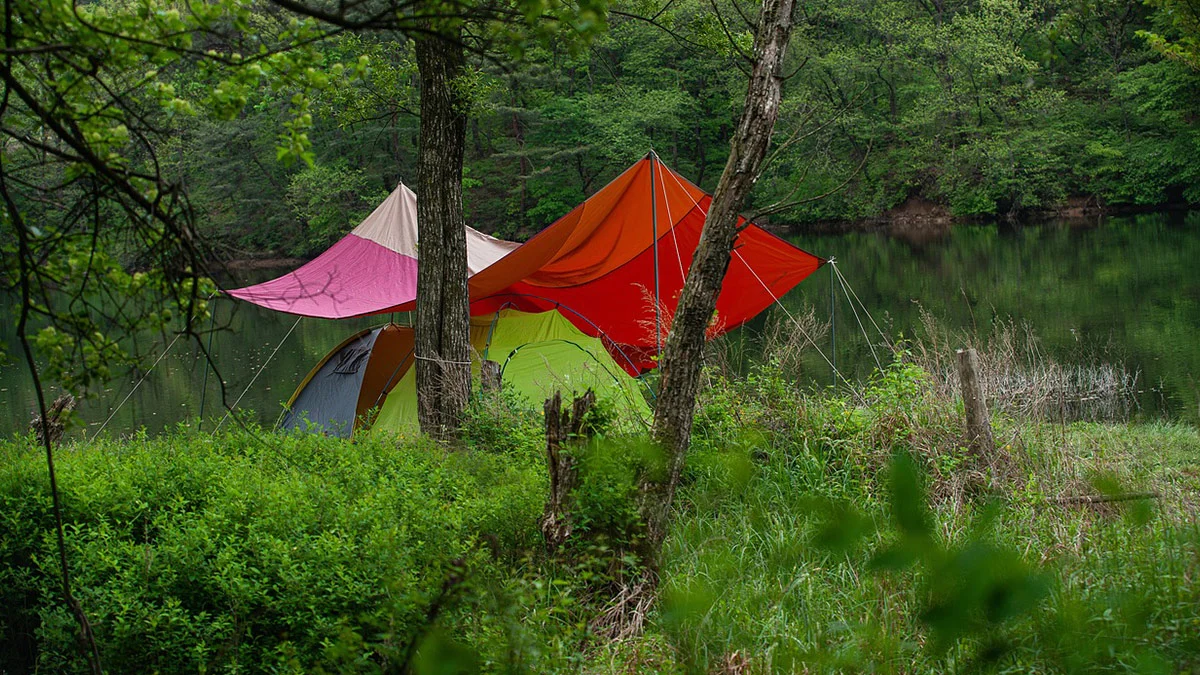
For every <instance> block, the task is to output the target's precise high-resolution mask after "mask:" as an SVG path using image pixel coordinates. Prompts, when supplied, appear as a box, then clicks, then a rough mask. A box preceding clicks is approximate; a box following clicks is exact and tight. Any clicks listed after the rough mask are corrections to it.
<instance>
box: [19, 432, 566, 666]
mask: <svg viewBox="0 0 1200 675" xmlns="http://www.w3.org/2000/svg"><path fill="white" fill-rule="evenodd" d="M23 446H24V442H23V441H22V442H21V443H7V444H5V446H4V449H3V453H4V467H5V469H4V472H3V477H2V479H0V480H2V483H3V488H2V489H0V494H2V497H0V500H2V503H3V507H2V508H0V513H3V518H4V522H5V523H6V525H5V528H4V533H5V534H4V536H3V540H2V547H3V551H2V553H0V559H3V560H4V565H3V571H2V572H0V573H2V574H3V575H4V584H3V586H4V588H5V589H6V590H5V591H4V593H5V597H4V601H3V602H0V606H3V608H4V609H3V618H2V619H0V623H2V624H3V625H5V626H6V628H5V631H4V634H5V635H6V636H11V637H9V638H6V639H8V640H13V641H14V642H15V643H16V644H13V643H10V644H9V645H8V648H6V649H4V650H3V652H4V654H5V656H4V658H5V659H8V660H10V661H9V663H8V664H7V665H6V666H5V668H6V669H11V668H16V669H17V670H21V669H22V666H21V663H22V660H23V659H29V658H31V657H33V656H34V654H33V653H31V652H29V651H27V650H28V649H29V648H30V646H31V645H32V644H36V645H37V652H36V659H37V665H38V667H39V668H41V669H47V670H54V671H56V672H70V671H72V670H74V669H75V668H77V667H78V665H79V663H78V660H77V658H78V653H77V650H76V648H75V644H76V643H75V641H76V638H75V631H74V626H73V625H72V619H71V617H70V616H69V615H68V614H67V612H66V610H65V609H63V608H62V607H61V606H60V603H59V599H58V597H57V596H58V593H57V587H56V586H55V581H54V579H55V576H54V575H55V573H56V568H55V565H56V564H57V563H56V558H55V556H54V555H52V554H51V549H50V548H49V547H50V546H51V544H52V539H51V538H50V537H49V536H48V532H49V528H50V512H49V506H48V500H49V496H48V488H47V482H46V479H45V475H44V469H43V468H42V467H41V466H40V464H39V459H38V457H37V455H36V454H34V453H31V452H30V451H29V450H27V449H25V448H24V447H23ZM61 459H62V461H61V464H60V471H61V473H60V476H61V479H62V485H63V487H64V503H65V509H66V513H65V518H66V519H67V522H68V523H69V527H70V528H71V530H72V533H73V535H72V536H71V537H70V538H69V542H70V556H71V558H72V561H73V567H74V569H75V570H77V574H76V583H77V584H78V585H79V587H80V588H81V589H83V590H82V591H81V595H82V597H83V602H84V604H85V605H86V607H87V609H88V612H89V616H90V618H91V620H92V623H93V625H94V626H96V630H97V639H98V640H99V641H100V642H101V644H102V657H103V662H104V664H105V666H106V668H108V669H110V670H112V671H113V672H181V671H197V670H199V671H240V672H278V671H286V672H314V671H317V670H320V671H329V672H332V671H343V670H355V671H363V672H366V671H370V670H374V669H388V668H394V667H396V665H397V664H399V663H403V662H404V659H405V649H406V645H409V644H410V643H412V642H413V641H414V640H416V638H417V637H419V636H420V635H421V631H423V630H424V621H425V617H426V615H427V613H428V612H429V608H430V606H431V604H432V603H434V602H437V601H439V597H440V593H441V587H442V584H443V580H444V579H445V578H446V577H447V575H448V574H450V573H451V572H452V571H453V569H452V568H455V566H465V569H466V570H467V572H466V573H467V574H469V575H471V577H472V578H473V579H474V578H476V577H479V576H486V575H487V574H488V572H487V570H488V569H489V566H490V565H491V563H490V562H489V560H490V556H489V555H488V553H487V549H486V547H483V546H482V544H481V543H480V542H481V540H483V539H484V538H488V539H490V540H491V541H492V542H493V545H494V546H497V547H499V548H500V549H502V550H505V551H519V550H521V549H522V548H525V547H528V546H531V545H533V544H534V543H535V542H534V541H532V540H530V539H529V536H530V533H531V532H536V526H535V522H536V517H537V515H538V513H539V512H540V508H541V503H540V499H539V497H538V495H540V493H541V480H542V479H541V476H540V475H539V473H538V469H537V467H536V466H534V465H533V464H532V463H530V462H528V461H526V462H523V463H519V462H512V461H509V462H502V461H499V460H494V459H490V458H489V457H488V456H486V455H478V456H475V457H474V458H473V459H472V460H471V461H464V460H463V459H462V458H456V457H455V456H453V455H449V456H447V455H444V454H442V452H441V451H439V450H437V449H435V448H432V447H423V448H417V447H403V448H401V447H397V446H396V445H394V444H392V443H388V442H371V441H364V442H359V443H357V444H355V445H350V444H331V443H330V442H329V441H328V440H324V439H322V438H320V437H316V436H292V437H280V438H274V439H272V440H271V443H270V445H263V444H262V443H261V442H260V441H258V440H256V439H255V438H254V437H253V436H251V435H249V434H245V433H240V432H238V433H232V434H229V435H224V436H221V437H219V438H215V439H214V438H210V437H204V436H195V435H187V434H183V435H179V436H176V437H171V438H163V439H159V440H149V439H146V438H138V439H132V440H131V441H130V442H128V443H103V444H100V445H97V446H95V447H92V448H90V449H89V450H88V451H87V452H86V453H83V452H79V453H68V454H66V455H63V456H62V458H61ZM472 583H473V582H472ZM467 592H468V593H469V592H470V591H467ZM388 664H392V665H390V666H389V665H388ZM32 665H33V664H32V663H31V662H26V666H32Z"/></svg>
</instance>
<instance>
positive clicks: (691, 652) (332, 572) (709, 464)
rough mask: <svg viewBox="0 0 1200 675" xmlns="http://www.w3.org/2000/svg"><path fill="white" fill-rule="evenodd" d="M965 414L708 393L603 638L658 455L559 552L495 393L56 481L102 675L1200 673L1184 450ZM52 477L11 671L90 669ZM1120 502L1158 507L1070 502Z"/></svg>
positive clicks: (890, 394)
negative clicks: (638, 585) (628, 629)
mask: <svg viewBox="0 0 1200 675" xmlns="http://www.w3.org/2000/svg"><path fill="white" fill-rule="evenodd" d="M958 405H959V404H957V403H956V402H954V401H945V400H941V399H939V398H938V397H937V395H936V394H934V393H933V388H932V387H931V386H929V382H928V379H927V378H926V377H925V376H924V375H923V373H922V372H921V371H919V370H918V369H915V368H911V367H906V366H896V367H893V368H890V369H889V370H888V372H887V373H885V374H884V375H883V376H881V377H880V378H879V379H878V380H877V381H875V382H874V383H873V384H872V385H871V386H870V387H867V388H865V389H864V390H863V391H862V392H858V393H855V394H853V395H845V396H834V395H831V394H820V395H814V394H811V393H805V392H803V391H801V390H798V389H797V388H796V387H794V386H792V385H791V384H789V383H788V382H787V381H785V380H783V379H781V378H780V377H779V376H777V375H773V374H771V373H770V372H769V371H768V370H767V369H765V368H764V369H760V370H758V371H756V373H755V374H753V375H752V376H751V377H749V378H747V379H745V380H739V381H720V380H718V381H716V382H714V384H713V386H712V387H710V388H709V390H708V391H707V392H706V393H705V395H704V398H703V400H702V402H701V406H700V409H699V413H698V418H697V433H696V437H695V442H694V448H693V451H692V453H691V455H690V457H689V467H688V470H687V472H686V476H685V483H684V485H683V486H682V489H681V491H680V494H679V498H678V503H677V515H676V518H675V521H674V524H673V529H672V532H671V536H670V537H669V539H668V542H667V550H666V556H665V564H664V568H663V570H662V577H661V578H662V583H661V585H660V588H659V597H658V602H657V603H656V604H655V605H654V607H653V609H651V611H650V613H649V615H648V616H647V624H646V630H645V632H644V633H643V634H642V635H640V636H638V637H636V638H633V639H630V640H626V641H622V642H619V643H611V642H607V641H604V640H601V639H599V638H598V637H596V636H595V635H593V634H592V633H591V632H590V631H589V628H588V622H589V620H590V619H591V618H593V617H594V616H595V615H596V614H597V612H598V611H599V609H600V608H601V607H603V606H604V605H605V603H606V602H607V601H608V600H609V597H610V595H611V593H612V590H613V589H614V588H616V587H619V585H620V573H619V569H620V568H621V564H619V561H620V558H621V556H622V555H623V553H624V550H625V549H624V548H623V547H624V546H626V545H627V544H628V539H627V538H623V537H625V535H624V534H623V532H625V533H633V534H632V535H630V536H636V529H637V528H636V523H633V522H631V521H630V513H632V511H630V509H629V500H630V499H631V498H632V497H633V491H632V486H633V483H632V481H633V480H634V478H635V477H636V472H637V470H639V467H641V466H643V465H644V462H643V459H644V458H640V457H638V454H637V453H636V452H633V451H632V449H631V448H633V447H636V446H631V445H630V444H628V443H621V442H618V441H617V440H616V439H607V440H604V441H602V442H601V443H600V444H598V445H597V446H596V447H594V448H593V449H591V450H589V451H588V452H587V453H584V454H583V456H582V460H583V461H582V462H581V466H583V467H585V470H586V471H587V472H590V473H589V474H588V475H585V476H584V478H583V481H584V482H583V485H582V486H581V488H580V490H579V491H578V493H577V497H578V507H577V508H578V510H579V514H580V516H581V521H580V522H581V523H584V524H585V525H586V526H587V527H591V528H592V529H591V530H586V529H585V531H581V532H579V533H577V540H578V544H577V545H576V546H574V547H573V548H572V549H571V550H569V551H567V552H565V553H560V554H558V555H549V554H547V553H546V552H545V551H544V550H543V547H542V544H541V539H540V534H539V532H538V524H537V523H538V518H539V517H540V515H541V510H542V505H543V501H544V498H545V494H546V489H547V488H546V478H545V471H544V467H543V462H544V459H543V457H542V448H541V446H540V442H541V441H540V434H539V426H540V419H539V417H538V416H537V415H536V413H533V414H531V413H528V412H522V411H519V410H515V409H514V408H513V407H512V406H509V405H491V406H483V407H479V408H476V409H475V410H474V411H473V413H472V417H471V422H470V429H469V434H468V442H467V444H466V447H463V448H459V449H454V450H449V451H448V450H445V449H442V448H438V447H435V446H432V445H430V444H428V443H424V442H420V441H415V440H412V439H408V440H397V439H388V438H383V437H378V438H371V437H364V438H362V439H360V440H359V441H358V442H355V443H347V442H342V441H339V440H337V439H325V438H316V437H280V436H273V435H270V434H265V435H262V437H263V440H262V441H260V440H256V439H255V438H254V437H252V436H250V435H248V434H246V433H243V432H240V431H234V432H230V433H228V434H225V435H222V436H219V437H215V438H214V437H208V436H201V435H196V434H193V433H189V432H186V431H181V432H179V433H177V434H169V435H166V436H164V437H161V438H157V439H147V438H134V439H131V440H128V441H123V442H112V441H110V442H105V443H102V444H99V445H96V446H92V447H89V448H87V449H72V448H64V449H63V450H62V451H61V452H60V453H59V466H60V484H61V486H62V490H63V495H64V500H65V505H66V511H67V513H66V516H67V522H68V532H67V536H68V540H69V547H70V554H71V555H70V557H71V561H72V564H73V566H74V568H75V575H76V584H77V588H78V589H79V590H78V593H79V596H80V597H81V599H82V601H83V602H84V605H85V607H86V608H87V610H88V612H89V615H90V617H91V619H92V621H93V623H94V624H95V625H96V632H97V635H98V637H99V638H100V641H101V650H102V654H103V656H104V659H105V662H106V666H107V667H108V669H109V671H110V672H163V673H173V672H230V673H232V672H246V673H260V672H262V673H266V672H391V671H393V670H395V669H396V668H398V667H399V665H400V664H402V663H404V662H405V661H406V660H407V659H408V656H409V650H410V649H411V648H413V647H414V646H416V645H418V644H420V645H421V649H420V654H421V658H418V659H417V661H416V663H417V664H418V666H419V667H418V670H422V669H424V668H425V666H431V664H437V663H440V664H441V665H446V664H450V665H455V664H457V665H458V666H461V667H462V668H463V669H466V670H472V669H475V668H480V669H483V670H487V671H504V672H577V671H585V672H655V671H657V672H689V671H692V672H696V671H699V672H704V671H713V670H718V671H719V670H721V669H722V668H726V669H727V670H729V671H735V670H736V668H735V666H736V667H743V668H745V669H746V670H745V672H772V671H774V672H806V671H807V672H897V673H901V672H902V673H914V672H930V673H940V672H967V671H974V670H991V671H998V672H1047V673H1051V672H1054V673H1057V672H1128V671H1135V672H1181V671H1185V672H1186V671H1190V670H1192V669H1195V668H1200V658H1198V656H1197V655H1198V654H1200V527H1198V525H1197V522H1196V513H1197V503H1198V498H1200V433H1198V432H1197V430H1196V429H1195V428H1194V427H1191V426H1187V425H1182V424H1174V423H1166V422H1159V423H1151V424H1133V425H1124V424H1101V423H1077V424H1068V425H1062V424H1056V423H1046V422H1039V421H1036V420H1015V419H997V420H995V421H994V422H995V427H996V432H997V433H996V437H997V440H998V442H999V445H1000V447H999V448H998V450H997V452H996V454H995V455H994V456H991V457H987V458H984V459H981V458H977V457H974V456H972V455H971V454H970V453H969V452H967V451H966V450H964V449H963V445H964V444H963V439H962V436H961V431H960V430H959V424H960V422H959V420H960V419H961V411H960V410H959V407H958ZM264 441H265V442H264ZM897 456H899V457H904V458H907V459H904V460H902V461H901V463H900V464H896V463H895V461H896V460H895V459H894V458H895V457H897ZM42 462H43V460H42V457H41V456H40V455H39V453H38V452H37V450H36V448H32V447H30V445H29V443H28V441H26V440H16V441H12V442H9V443H6V444H3V445H2V446H0V523H2V524H3V527H2V528H0V577H2V578H0V582H3V583H0V589H3V590H0V594H3V595H2V597H0V622H2V623H3V626H2V627H3V634H4V636H5V637H4V638H3V639H4V640H5V642H4V644H3V645H0V671H5V670H8V671H10V672H24V671H27V670H32V669H33V668H35V667H36V668H38V669H39V670H40V671H42V672H49V671H64V672H69V671H79V670H80V669H81V668H82V665H83V664H82V663H81V661H80V657H79V654H78V651H77V650H76V648H75V645H74V643H73V639H72V624H71V620H70V616H69V615H68V614H67V612H66V611H65V610H64V609H63V608H62V605H61V602H60V600H59V597H58V595H57V592H56V587H55V585H54V584H55V582H54V579H55V577H54V573H55V569H56V568H55V557H54V540H53V537H52V536H51V530H50V520H49V511H48V495H47V488H46V479H45V469H44V464H43V463H42ZM1128 492H1154V493H1157V494H1158V498H1157V499H1143V500H1132V501H1124V502H1111V503H1101V504H1088V505H1081V504H1063V503H1059V502H1058V501H1057V500H1059V499H1060V498H1062V497H1067V496H1072V495H1081V494H1119V493H1128ZM614 565H615V566H614ZM614 570H617V571H614ZM457 576H461V578H462V581H461V583H457V584H450V585H446V580H447V579H449V578H452V577H457ZM446 588H450V589H451V590H450V592H449V593H443V591H444V589H446ZM435 605H436V606H437V607H438V608H439V609H438V612H437V620H436V622H435V623H436V625H435V626H434V627H432V630H431V628H430V626H428V625H427V624H428V623H429V621H428V619H429V617H430V616H431V615H432V614H433V613H434V612H433V610H432V608H433V607H434V606H435ZM421 664H425V665H424V666H422V665H421ZM435 670H436V669H435ZM440 672H445V671H440Z"/></svg>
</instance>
